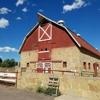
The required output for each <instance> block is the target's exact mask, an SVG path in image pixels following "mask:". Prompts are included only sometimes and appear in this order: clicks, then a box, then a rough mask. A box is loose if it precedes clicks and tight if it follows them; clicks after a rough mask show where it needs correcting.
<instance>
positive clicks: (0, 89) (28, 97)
mask: <svg viewBox="0 0 100 100" xmlns="http://www.w3.org/2000/svg"><path fill="white" fill-rule="evenodd" d="M0 100H54V97H52V96H46V95H44V94H39V93H35V92H31V91H25V90H19V89H16V88H14V87H10V86H2V85H0Z"/></svg>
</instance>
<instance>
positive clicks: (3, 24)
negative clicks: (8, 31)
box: [0, 18, 9, 28]
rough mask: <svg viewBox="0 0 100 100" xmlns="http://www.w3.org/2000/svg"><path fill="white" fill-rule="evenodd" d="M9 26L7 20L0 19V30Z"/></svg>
mask: <svg viewBox="0 0 100 100" xmlns="http://www.w3.org/2000/svg"><path fill="white" fill-rule="evenodd" d="M8 25H9V21H8V20H7V19H4V18H1V19H0V28H6V27H7V26H8Z"/></svg>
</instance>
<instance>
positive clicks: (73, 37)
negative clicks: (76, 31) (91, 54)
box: [63, 26, 81, 47]
mask: <svg viewBox="0 0 100 100" xmlns="http://www.w3.org/2000/svg"><path fill="white" fill-rule="evenodd" d="M63 27H64V28H65V29H66V31H67V32H68V33H69V35H70V36H71V37H72V38H73V40H74V41H75V42H76V43H77V45H78V46H79V47H81V45H80V44H79V42H78V41H77V40H76V39H75V38H74V37H73V35H72V34H71V33H70V31H69V30H68V29H67V27H65V26H63Z"/></svg>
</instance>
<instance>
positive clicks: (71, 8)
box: [0, 0, 100, 61]
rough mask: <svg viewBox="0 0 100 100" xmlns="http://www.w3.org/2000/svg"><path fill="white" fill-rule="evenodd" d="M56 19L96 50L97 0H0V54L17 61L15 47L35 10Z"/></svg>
mask: <svg viewBox="0 0 100 100" xmlns="http://www.w3.org/2000/svg"><path fill="white" fill-rule="evenodd" d="M38 12H39V13H41V14H43V15H45V16H46V17H48V18H50V19H52V20H54V21H56V22H57V21H58V20H64V21H65V26H67V27H68V28H70V29H71V30H72V31H74V32H75V33H76V34H80V35H81V37H82V38H83V39H84V40H86V41H87V42H88V43H89V44H91V45H92V46H93V47H95V48H98V50H99V51H100V0H0V57H1V58H2V59H3V60H5V59H7V58H9V59H12V58H13V59H15V60H16V61H20V55H19V54H18V50H19V48H20V45H21V43H22V41H23V39H24V37H25V35H26V34H27V33H28V32H29V31H30V29H31V28H32V27H33V26H34V25H35V24H36V23H37V21H38V17H37V13H38Z"/></svg>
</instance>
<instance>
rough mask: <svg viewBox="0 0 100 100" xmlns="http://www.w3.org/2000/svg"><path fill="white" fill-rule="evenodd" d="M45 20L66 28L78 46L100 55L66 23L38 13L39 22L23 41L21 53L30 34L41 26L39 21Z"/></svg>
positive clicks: (99, 54) (99, 53)
mask: <svg viewBox="0 0 100 100" xmlns="http://www.w3.org/2000/svg"><path fill="white" fill-rule="evenodd" d="M43 20H47V21H49V22H52V23H54V24H56V25H58V26H60V27H62V28H63V29H64V30H66V31H67V33H68V34H69V35H70V36H71V38H72V39H73V40H74V42H75V43H76V44H77V46H78V47H80V48H81V47H83V48H85V49H87V50H89V51H91V52H92V53H94V54H96V55H98V56H100V52H99V51H98V50H97V49H95V48H94V47H93V46H91V45H90V44H89V43H87V42H86V41H85V40H83V39H82V38H81V37H80V36H78V35H76V34H75V33H74V32H72V31H71V30H70V29H68V28H67V27H65V26H64V25H60V24H58V23H57V22H55V21H53V20H51V19H49V18H47V17H45V16H44V15H42V14H40V13H38V22H37V24H36V25H35V26H34V27H33V28H32V29H31V31H30V32H29V33H28V34H27V35H26V36H25V38H24V40H23V42H22V45H21V46H20V49H19V53H21V50H22V47H23V45H24V43H25V41H26V39H27V38H28V36H29V35H31V34H32V32H33V31H34V30H35V29H36V28H37V27H38V26H39V23H41V22H42V21H43Z"/></svg>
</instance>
